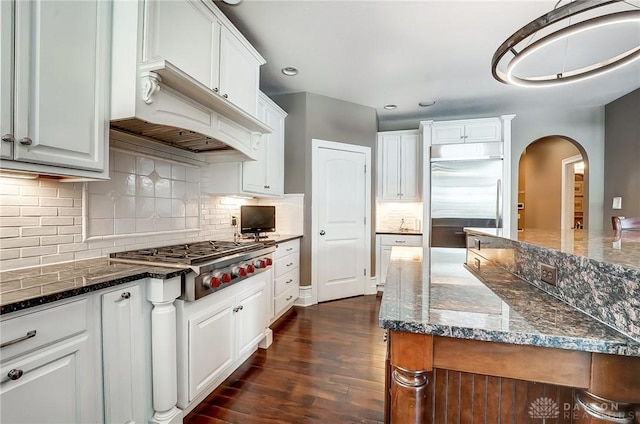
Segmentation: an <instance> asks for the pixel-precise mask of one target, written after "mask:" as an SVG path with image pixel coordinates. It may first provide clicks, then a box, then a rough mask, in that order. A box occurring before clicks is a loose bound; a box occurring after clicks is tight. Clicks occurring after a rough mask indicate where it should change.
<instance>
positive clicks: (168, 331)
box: [147, 277, 182, 424]
mask: <svg viewBox="0 0 640 424" xmlns="http://www.w3.org/2000/svg"><path fill="white" fill-rule="evenodd" d="M180 287H181V285H180V277H175V278H171V279H168V280H160V279H156V278H151V279H150V281H149V284H148V286H147V288H148V290H147V300H149V301H150V302H151V303H152V304H153V310H152V311H151V368H152V388H153V409H154V411H155V412H154V414H153V417H152V418H151V420H150V421H149V422H150V423H153V424H177V423H182V410H181V409H179V408H178V407H177V406H176V404H177V402H178V366H177V360H176V356H177V350H176V347H177V342H176V328H177V323H176V307H175V306H174V304H173V302H174V301H175V299H176V298H177V297H178V296H180Z"/></svg>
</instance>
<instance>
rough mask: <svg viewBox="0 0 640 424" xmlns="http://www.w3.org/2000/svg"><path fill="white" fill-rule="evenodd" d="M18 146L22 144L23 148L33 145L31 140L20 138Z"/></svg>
mask: <svg viewBox="0 0 640 424" xmlns="http://www.w3.org/2000/svg"><path fill="white" fill-rule="evenodd" d="M20 144H22V145H23V146H31V145H32V144H33V140H31V139H30V138H29V137H25V138H21V139H20Z"/></svg>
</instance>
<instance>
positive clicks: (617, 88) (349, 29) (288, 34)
mask: <svg viewBox="0 0 640 424" xmlns="http://www.w3.org/2000/svg"><path fill="white" fill-rule="evenodd" d="M556 3H557V0H552V1H548V0H536V1H524V0H510V1H504V0H503V1H488V0H470V1H456V0H446V1H444V0H440V1H435V0H422V1H393V0H387V1H355V0H341V1H325V0H297V1H281V0H280V1H269V0H243V1H241V2H240V4H237V5H228V4H223V3H218V4H219V6H220V8H221V9H222V10H223V12H224V13H225V14H226V15H227V16H228V17H229V19H230V20H231V21H232V22H234V24H235V25H236V26H237V27H238V29H240V31H241V32H242V33H243V34H244V35H245V36H246V37H247V38H248V39H249V41H250V42H251V43H252V44H253V45H254V46H255V47H256V49H257V50H258V51H259V52H260V53H261V54H262V55H263V56H264V58H265V59H266V61H267V64H266V65H264V66H263V67H262V69H261V81H260V86H261V89H262V90H263V91H264V92H265V93H267V94H268V95H277V94H283V93H293V92H300V91H307V92H312V93H316V94H320V95H324V96H328V97H333V98H336V99H341V100H345V101H348V102H352V103H357V104H361V105H366V106H370V107H372V108H375V109H376V111H377V113H378V117H379V119H380V121H381V124H383V123H385V122H391V121H394V122H395V121H401V122H411V121H415V122H416V123H417V121H418V120H420V119H448V118H461V117H481V116H491V115H497V114H509V113H522V112H524V111H527V110H535V109H540V108H549V107H553V108H577V107H590V106H600V105H604V104H607V103H609V102H611V101H613V100H615V99H617V98H619V97H621V96H623V95H624V94H626V93H629V92H631V91H633V90H635V89H637V88H639V87H640V60H639V61H636V62H635V63H633V64H632V65H631V66H627V67H624V68H621V69H619V70H616V71H614V72H612V73H609V74H606V75H603V76H600V77H597V78H593V79H591V80H587V81H583V82H578V83H573V84H567V85H564V86H556V87H549V88H521V87H514V86H507V85H505V84H502V83H500V82H498V81H496V80H494V79H493V77H492V75H491V58H492V56H493V54H494V52H495V51H496V49H497V48H498V46H499V45H500V44H501V43H502V42H503V41H504V40H505V39H506V38H507V37H509V36H510V35H511V34H513V33H514V32H515V31H517V30H518V29H519V28H520V27H522V26H524V25H525V24H527V23H529V22H530V21H532V20H534V19H536V18H537V17H539V16H541V15H543V14H545V13H547V12H549V11H550V10H552V9H553V8H554V6H555V5H556ZM631 3H632V5H633V6H635V7H638V8H640V1H639V0H632V1H631ZM563 4H566V1H565V2H562V3H561V5H563ZM624 7H625V8H629V7H628V6H624ZM630 43H631V44H633V43H635V45H638V44H640V23H638V22H636V23H634V24H632V25H631V26H629V25H627V26H626V27H617V28H615V29H614V28H611V27H609V28H605V29H601V30H599V31H598V32H596V33H593V34H591V35H590V36H589V37H586V38H583V39H575V40H574V39H570V40H569V45H568V47H567V46H566V45H565V44H564V43H563V44H558V46H557V48H555V49H552V50H551V51H550V53H551V56H550V57H549V58H544V60H537V61H534V62H535V63H532V64H530V65H531V66H533V67H535V68H536V69H542V68H543V67H545V66H546V65H548V64H549V63H555V62H557V63H562V61H563V60H566V61H567V62H573V61H575V62H576V63H578V62H579V63H582V65H581V66H584V63H594V62H593V60H595V59H597V60H595V61H596V62H597V61H599V60H601V58H602V52H601V51H600V47H603V48H606V49H614V50H617V51H618V52H619V50H620V49H621V48H622V47H624V46H628V45H629V44H630ZM625 48H628V47H625ZM592 56H593V59H590V57H592ZM285 66H293V67H296V68H298V69H299V70H300V73H299V75H297V76H295V77H287V76H285V75H283V74H282V73H281V69H282V68H283V67H285ZM559 66H560V65H559ZM568 66H570V64H569V65H568ZM423 100H435V101H436V104H435V105H434V106H431V107H429V108H421V107H419V106H418V102H420V101H423ZM386 104H396V105H398V108H397V109H395V110H393V111H387V110H384V109H383V106H384V105H386Z"/></svg>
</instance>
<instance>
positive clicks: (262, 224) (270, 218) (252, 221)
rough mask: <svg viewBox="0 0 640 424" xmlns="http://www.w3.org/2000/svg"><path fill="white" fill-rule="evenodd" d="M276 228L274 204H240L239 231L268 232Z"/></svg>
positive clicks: (243, 232) (246, 232) (247, 232)
mask: <svg viewBox="0 0 640 424" xmlns="http://www.w3.org/2000/svg"><path fill="white" fill-rule="evenodd" d="M275 230H276V207H275V206H254V205H242V206H240V232H241V233H242V234H249V233H253V234H256V236H257V235H258V234H260V233H269V232H274V231H275Z"/></svg>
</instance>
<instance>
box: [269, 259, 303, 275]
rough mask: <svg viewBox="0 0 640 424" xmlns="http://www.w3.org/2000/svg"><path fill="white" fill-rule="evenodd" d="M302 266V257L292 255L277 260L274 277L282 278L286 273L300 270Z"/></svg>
mask: <svg viewBox="0 0 640 424" xmlns="http://www.w3.org/2000/svg"><path fill="white" fill-rule="evenodd" d="M299 264H300V255H296V254H291V255H287V256H284V257H282V258H280V259H276V261H275V265H274V267H273V275H274V276H275V277H280V276H281V275H284V274H285V273H287V272H289V271H291V270H294V269H296V268H298V265H299Z"/></svg>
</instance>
